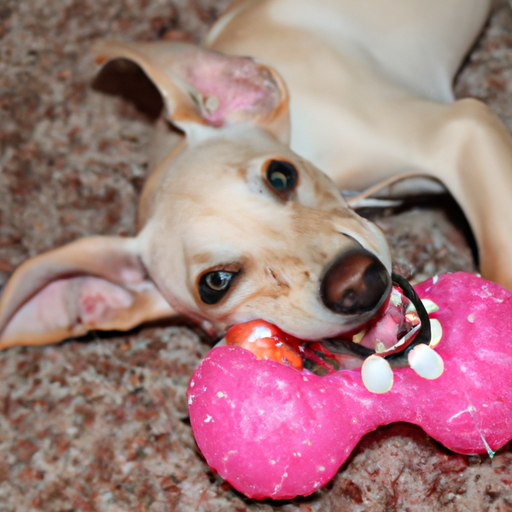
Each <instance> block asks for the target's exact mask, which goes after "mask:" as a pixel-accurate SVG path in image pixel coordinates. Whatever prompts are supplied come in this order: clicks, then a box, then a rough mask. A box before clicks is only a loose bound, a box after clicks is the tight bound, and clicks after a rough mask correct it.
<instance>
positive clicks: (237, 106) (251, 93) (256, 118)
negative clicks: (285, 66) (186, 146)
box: [94, 41, 290, 144]
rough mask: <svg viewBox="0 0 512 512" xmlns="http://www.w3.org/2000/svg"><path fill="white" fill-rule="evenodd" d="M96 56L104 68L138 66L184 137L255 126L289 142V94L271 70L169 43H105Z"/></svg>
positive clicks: (267, 67) (278, 77) (256, 64)
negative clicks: (199, 129)
mask: <svg viewBox="0 0 512 512" xmlns="http://www.w3.org/2000/svg"><path fill="white" fill-rule="evenodd" d="M94 53H95V55H96V60H97V61H98V63H100V64H104V63H107V62H109V61H114V60H116V59H128V60H130V61H133V62H135V63H136V64H137V65H138V66H140V68H141V69H142V70H143V71H144V73H145V74H146V75H147V76H148V77H149V78H150V79H151V81H152V82H153V83H154V84H155V86H156V87H157V89H158V90H159V91H160V93H161V95H162V98H163V101H164V104H165V108H166V113H167V118H168V119H169V120H170V121H172V122H173V123H174V124H175V125H176V126H178V127H179V128H181V129H182V130H183V131H185V132H186V133H187V132H189V131H191V130H193V129H194V127H196V126H197V125H209V126H214V127H219V126H223V125H226V124H235V123H251V124H257V125H259V126H261V127H262V128H264V129H266V130H267V131H269V132H270V133H272V134H273V135H274V136H275V137H276V138H277V139H278V140H279V141H281V142H283V143H285V144H288V142H289V130H290V127H289V111H288V92H287V89H286V86H285V84H284V82H283V80H282V78H281V77H280V75H279V74H278V73H277V72H276V71H275V70H274V69H272V68H271V67H269V66H266V65H264V64H262V63H259V62H256V61H255V60H253V59H250V58H247V57H234V56H228V55H223V54H221V53H218V52H214V51H211V50H207V49H203V48H200V47H198V46H195V45H191V44H186V43H178V42H166V41H158V42H151V43H131V44H127V43H122V42H118V41H103V42H100V43H99V44H97V45H96V46H95V47H94Z"/></svg>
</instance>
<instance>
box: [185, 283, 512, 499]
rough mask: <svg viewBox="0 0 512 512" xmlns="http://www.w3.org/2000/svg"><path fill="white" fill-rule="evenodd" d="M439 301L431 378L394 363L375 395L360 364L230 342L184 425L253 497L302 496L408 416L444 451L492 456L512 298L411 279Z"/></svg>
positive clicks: (500, 430) (498, 434)
mask: <svg viewBox="0 0 512 512" xmlns="http://www.w3.org/2000/svg"><path fill="white" fill-rule="evenodd" d="M415 288H416V292H417V293H418V295H419V296H420V298H421V299H422V300H424V301H425V300H426V299H429V300H431V301H432V302H433V303H435V304H436V305H437V306H438V307H439V309H438V310H437V311H435V312H434V313H431V315H430V317H431V318H435V319H437V320H438V321H439V322H440V324H441V327H442V332H443V335H442V339H441V341H440V342H439V344H438V345H437V346H436V347H435V352H436V353H437V354H438V355H439V356H440V357H441V358H442V360H443V362H444V372H443V373H442V375H441V376H440V377H438V378H435V379H432V380H429V379H425V378H422V377H421V376H419V375H418V374H417V373H416V372H415V371H413V369H412V368H410V367H403V368H396V369H394V370H393V377H394V382H393V385H392V388H391V389H390V390H389V391H388V392H386V393H382V394H375V393H372V392H370V391H368V389H367V388H366V387H365V385H364V384H363V381H362V378H361V370H360V369H355V370H342V371H337V372H334V373H330V374H328V375H325V376H318V375H315V374H313V373H311V372H309V371H308V370H304V369H303V370H301V371H299V370H297V369H296V368H294V367H293V366H290V365H285V364H281V363H280V362H276V361H272V360H262V359H258V358H257V357H256V356H255V355H254V354H253V353H251V352H250V351H248V350H246V349H244V348H241V347H238V346H220V347H216V348H214V349H213V350H212V351H211V352H210V353H209V354H208V356H207V357H206V358H205V360H204V361H203V362H202V363H201V364H200V365H199V367H198V368H197V370H196V372H195V373H194V375H193V377H192V379H191V382H190V385H189V391H188V401H189V411H190V419H191V424H192V428H193V431H194V435H195V437H196V440H197V443H198V445H199V448H200V449H201V451H202V453H203V454H204V456H205V458H206V460H207V462H208V464H209V465H210V466H211V467H212V468H214V469H215V470H217V471H218V473H219V474H220V475H221V476H222V477H223V478H225V479H226V480H227V481H228V482H230V483H231V484H232V485H233V486H234V487H235V488H236V489H238V490H239V491H241V492H243V493H244V494H246V495H247V496H249V497H252V498H256V499H263V498H268V497H270V498H274V499H285V498H292V497H295V496H298V495H308V494H311V493H312V492H314V491H315V490H316V489H318V488H319V487H321V486H322V485H325V484H326V483H327V482H328V481H329V480H330V479H331V478H332V477H333V476H334V475H335V473H336V472H337V471H338V469H339V468H340V467H341V465H342V464H343V463H344V462H345V460H346V459H347V457H348V456H349V455H350V453H351V451H352V450H353V449H354V447H355V446H356V444H357V443H358V442H359V440H360V439H361V437H362V436H364V435H365V434H366V433H368V432H371V431H372V430H374V429H376V428H377V427H379V426H381V425H386V424H389V423H393V422H399V421H405V422H410V423H414V424H416V425H419V426H420V427H422V428H423V429H424V430H425V432H427V434H429V435H430V436H432V437H433V438H434V439H436V440H438V441H439V442H441V443H442V444H443V445H445V446H446V447H447V448H449V449H451V450H453V451H455V452H458V453H462V454H474V453H484V452H487V453H489V454H490V455H492V454H493V451H494V450H497V449H498V448H500V447H501V446H503V445H504V444H505V443H507V442H508V441H509V440H510V439H511V438H512V294H511V293H510V292H508V291H507V290H505V289H503V288H501V287H500V286H498V285H496V284H494V283H491V282H489V281H486V280H484V279H481V278H479V277H477V276H474V275H472V274H467V273H456V274H445V275H441V276H439V277H436V278H434V279H429V280H427V281H425V282H423V283H421V284H420V285H418V286H416V287H415Z"/></svg>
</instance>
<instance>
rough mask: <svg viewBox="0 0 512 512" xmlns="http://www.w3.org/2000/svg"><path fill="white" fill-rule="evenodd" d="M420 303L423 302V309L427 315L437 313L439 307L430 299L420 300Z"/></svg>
mask: <svg viewBox="0 0 512 512" xmlns="http://www.w3.org/2000/svg"><path fill="white" fill-rule="evenodd" d="M421 302H423V307H424V308H425V310H426V311H427V313H428V314H429V315H430V313H435V312H436V311H439V306H438V305H437V304H436V303H435V302H432V301H431V300H430V299H421Z"/></svg>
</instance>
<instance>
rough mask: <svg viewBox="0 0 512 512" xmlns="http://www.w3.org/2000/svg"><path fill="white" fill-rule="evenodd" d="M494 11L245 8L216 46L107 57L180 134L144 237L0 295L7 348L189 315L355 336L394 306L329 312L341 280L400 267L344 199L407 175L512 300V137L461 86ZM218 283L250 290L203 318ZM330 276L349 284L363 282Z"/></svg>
mask: <svg viewBox="0 0 512 512" xmlns="http://www.w3.org/2000/svg"><path fill="white" fill-rule="evenodd" d="M488 4H489V2H488V1H487V0H408V1H400V0H388V1H384V2H383V1H373V2H370V1H368V0H301V1H300V2H299V1H298V0H247V1H243V2H235V4H233V5H232V7H231V8H230V9H229V10H228V12H227V13H226V14H225V15H224V16H223V17H222V18H221V19H220V20H219V21H218V22H217V24H216V25H215V26H214V27H213V29H212V30H211V32H210V34H209V36H208V37H207V39H206V41H205V47H204V48H199V47H196V46H192V45H186V44H180V43H171V42H159V43H139V44H124V43H116V42H106V43H102V44H100V45H98V46H97V48H96V54H97V57H98V62H100V63H103V62H108V61H111V60H114V59H118V58H123V59H129V60H132V61H134V62H135V63H136V64H138V65H139V66H140V67H141V68H142V70H143V71H144V72H145V73H146V75H147V76H148V77H149V78H150V79H151V80H152V81H153V82H154V84H155V85H156V86H157V88H158V89H159V91H160V92H161V94H162V97H163V100H164V104H165V111H166V117H167V119H168V120H170V121H171V122H172V123H173V124H174V126H175V127H177V128H179V130H181V133H180V134H177V132H176V131H175V130H174V131H173V130H170V129H169V126H168V125H167V124H166V123H165V122H161V123H160V125H159V129H158V130H157V135H156V138H155V140H156V145H155V150H154V154H153V159H154V160H157V161H158V162H157V163H156V165H155V166H154V169H153V171H152V173H151V175H150V176H149V178H148V181H147V184H146V186H145V188H144V191H143V194H142V198H141V204H140V211H139V234H138V235H137V236H136V237H135V238H131V239H128V238H115V237H94V238H88V239H83V240H79V241H77V242H75V243H72V244H69V245H68V246H65V247H62V248H60V249H57V250H54V251H51V252H49V253H46V254H43V255H40V256H38V257H36V258H34V259H32V260H29V261H27V262H25V263H24V264H23V265H21V266H20V268H19V269H18V270H17V271H16V272H15V273H14V275H13V276H12V278H11V280H10V281H9V282H8V284H7V286H6V288H5V290H4V292H3V294H2V298H1V301H0V348H6V347H9V346H13V345H17V344H25V345H30V344H40V343H47V342H51V341H57V340H61V339H64V338H67V337H70V336H77V335H81V334H84V333H86V332H87V331H88V330H91V329H103V330H109V329H118V330H127V329H130V328H132V327H134V326H136V325H138V324H140V323H142V322H144V321H149V320H155V319H160V318H164V317H168V316H172V315H174V314H182V315H186V316H188V317H190V318H192V319H194V320H196V321H197V322H199V323H200V324H201V325H202V326H203V327H204V328H205V329H206V330H208V331H209V332H210V333H211V334H220V333H222V332H223V331H224V330H225V329H226V327H227V326H229V325H232V324H235V323H239V322H242V321H246V320H250V319H254V318H263V319H265V320H268V321H270V322H272V323H275V324H277V325H279V327H281V328H282V329H283V330H284V331H286V332H288V333H291V334H293V335H295V336H297V337H300V338H303V339H321V338H324V337H334V336H337V335H339V334H340V333H346V332H350V331H353V330H354V329H356V328H357V327H358V326H360V325H361V324H362V323H364V322H365V321H367V319H368V317H369V316H370V315H371V314H373V313H374V311H375V309H376V308H377V306H378V305H379V304H380V303H381V302H378V301H375V304H372V306H375V307H371V308H367V309H368V311H365V312H364V313H361V314H348V313H344V312H340V311H339V310H338V311H335V310H334V309H333V308H332V307H331V308H329V307H327V306H326V301H325V298H324V297H323V296H322V293H321V288H322V286H323V284H324V283H325V281H326V280H329V279H331V278H332V275H333V272H330V271H329V269H332V268H333V266H334V267H336V265H338V267H339V266H340V264H339V262H343V261H344V260H343V257H344V255H346V254H351V253H353V252H354V251H356V254H357V255H359V256H360V255H362V256H361V258H362V259H363V260H364V259H365V258H366V259H367V257H368V255H373V257H376V258H378V260H379V261H380V262H382V265H383V268H385V269H386V270H387V272H389V271H390V268H391V261H390V253H389V249H388V246H387V243H386V241H385V239H384V236H383V234H382V233H381V232H380V230H379V229H378V228H376V227H375V226H374V225H373V224H371V223H369V222H368V221H366V220H364V219H362V218H361V217H359V216H358V215H356V214H355V213H354V211H353V210H352V209H351V208H350V206H349V205H347V203H346V202H345V201H344V199H343V198H342V197H341V195H340V194H339V191H338V189H339V188H341V187H343V188H351V189H364V188H365V187H369V186H371V185H374V184H376V183H380V182H382V185H380V186H379V187H377V188H382V189H384V191H387V192H393V190H392V189H393V187H395V188H396V186H399V185H400V183H402V178H403V177H410V176H419V177H423V178H429V179H433V180H434V181H436V182H441V183H442V184H443V185H444V186H446V187H447V188H448V190H449V191H450V192H451V193H452V195H453V196H454V197H455V199H456V200H457V201H458V202H459V204H460V205H461V207H462V209H463V210H464V212H465V214H466V216H467V219H468V221H469V223H470V225H471V227H472V229H473V233H474V235H475V238H476V240H477V243H478V248H479V256H480V264H481V271H482V274H483V276H484V277H487V278H489V279H492V280H495V281H497V282H499V283H501V284H502V285H504V286H506V287H508V288H509V289H512V268H511V265H510V263H509V260H510V258H511V256H512V230H511V229H510V227H509V219H511V218H512V172H511V167H512V140H511V138H510V136H509V134H508V132H507V131H506V129H505V128H504V127H503V126H502V125H501V123H500V122H499V121H498V120H497V118H496V117H495V116H494V115H493V114H492V113H491V112H490V111H489V109H488V108H487V107H486V106H485V105H483V104H482V103H480V102H478V101H475V100H472V99H465V100H460V101H453V94H452V90H451V84H452V80H453V77H454V74H455V73H456V71H457V69H458V67H459V65H460V63H461V61H462V59H463V57H464V55H465V53H466V52H467V50H468V49H469V47H470V46H471V44H472V43H473V41H474V39H475V37H476V36H477V34H478V32H479V30H480V29H481V27H482V25H483V23H484V21H485V19H486V16H487V13H488V8H489V5H488ZM244 55H250V56H251V57H252V58H246V57H239V56H244ZM253 58H254V59H256V60H253ZM272 160H278V161H286V162H288V163H291V164H293V166H294V167H295V168H296V169H297V171H298V176H299V181H298V185H297V187H296V188H294V189H293V190H291V191H290V192H289V193H288V194H286V195H283V194H280V193H276V191H275V190H273V189H272V187H271V186H270V184H269V183H268V182H267V180H266V175H265V170H266V168H267V166H268V163H269V162H270V161H272ZM319 169H320V170H319ZM322 171H323V172H325V173H326V174H323V172H322ZM427 181H428V180H426V179H423V180H421V181H420V182H416V183H415V186H416V187H417V185H418V183H421V184H422V185H425V186H426V183H427ZM394 184H398V185H394ZM406 189H407V187H402V188H401V189H400V192H404V191H405V192H407V190H406ZM358 251H359V252H358ZM336 262H338V263H336ZM364 265H366V263H365V264H364ZM356 266H357V265H356ZM217 270H219V271H225V272H236V273H237V276H236V279H235V280H234V282H233V284H232V286H231V287H230V289H229V291H228V292H227V293H226V296H224V297H223V298H222V300H220V301H219V302H218V303H216V304H207V303H205V302H204V301H203V300H202V299H201V296H200V293H199V291H198V287H199V283H200V281H201V276H204V275H205V274H206V273H208V272H212V271H217ZM363 270H364V268H363ZM356 273H357V272H356ZM334 274H335V275H336V277H335V278H334V279H337V281H339V283H338V282H337V283H336V286H338V285H339V286H345V285H346V282H348V281H350V279H352V277H351V276H350V275H347V272H341V273H340V271H339V268H337V270H336V272H334ZM341 281H343V282H341ZM345 281H346V282H345ZM356 285H357V283H356ZM356 288H357V286H356Z"/></svg>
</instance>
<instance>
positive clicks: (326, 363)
mask: <svg viewBox="0 0 512 512" xmlns="http://www.w3.org/2000/svg"><path fill="white" fill-rule="evenodd" d="M392 281H393V285H392V288H391V293H390V294H389V296H388V299H387V301H386V303H385V304H384V306H383V307H382V308H380V310H379V312H378V313H377V315H376V316H374V317H373V318H372V319H371V320H369V321H368V322H367V323H366V324H365V325H364V326H362V327H361V328H360V329H359V330H358V332H356V333H353V334H351V335H349V336H347V335H342V336H340V337H334V338H329V339H324V340H319V341H317V342H311V343H309V344H308V345H307V346H306V349H305V350H306V351H307V352H308V354H309V356H310V361H305V366H306V367H308V366H309V367H310V368H309V369H311V370H312V371H314V372H315V373H325V372H326V371H327V372H328V371H329V370H331V371H332V370H338V369H344V368H345V369H346V368H358V367H360V366H361V365H362V362H363V361H364V360H365V359H366V358H368V357H370V356H372V355H378V356H381V357H384V358H385V359H387V360H388V362H389V363H390V364H391V366H392V367H395V368H398V367H402V366H406V365H407V355H408V353H409V351H410V350H412V348H414V347H415V346H416V345H418V344H420V343H425V344H428V343H429V342H430V340H431V332H430V321H429V317H428V313H427V311H426V309H425V306H424V305H423V303H422V301H421V300H420V298H419V297H418V295H417V294H416V292H415V291H414V289H413V287H412V286H411V285H410V284H409V283H408V281H407V280H406V279H404V278H403V277H402V276H400V275H399V274H392ZM310 351H312V353H311V352H310ZM318 358H320V360H318ZM313 361H314V363H313V364H312V362H313Z"/></svg>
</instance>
